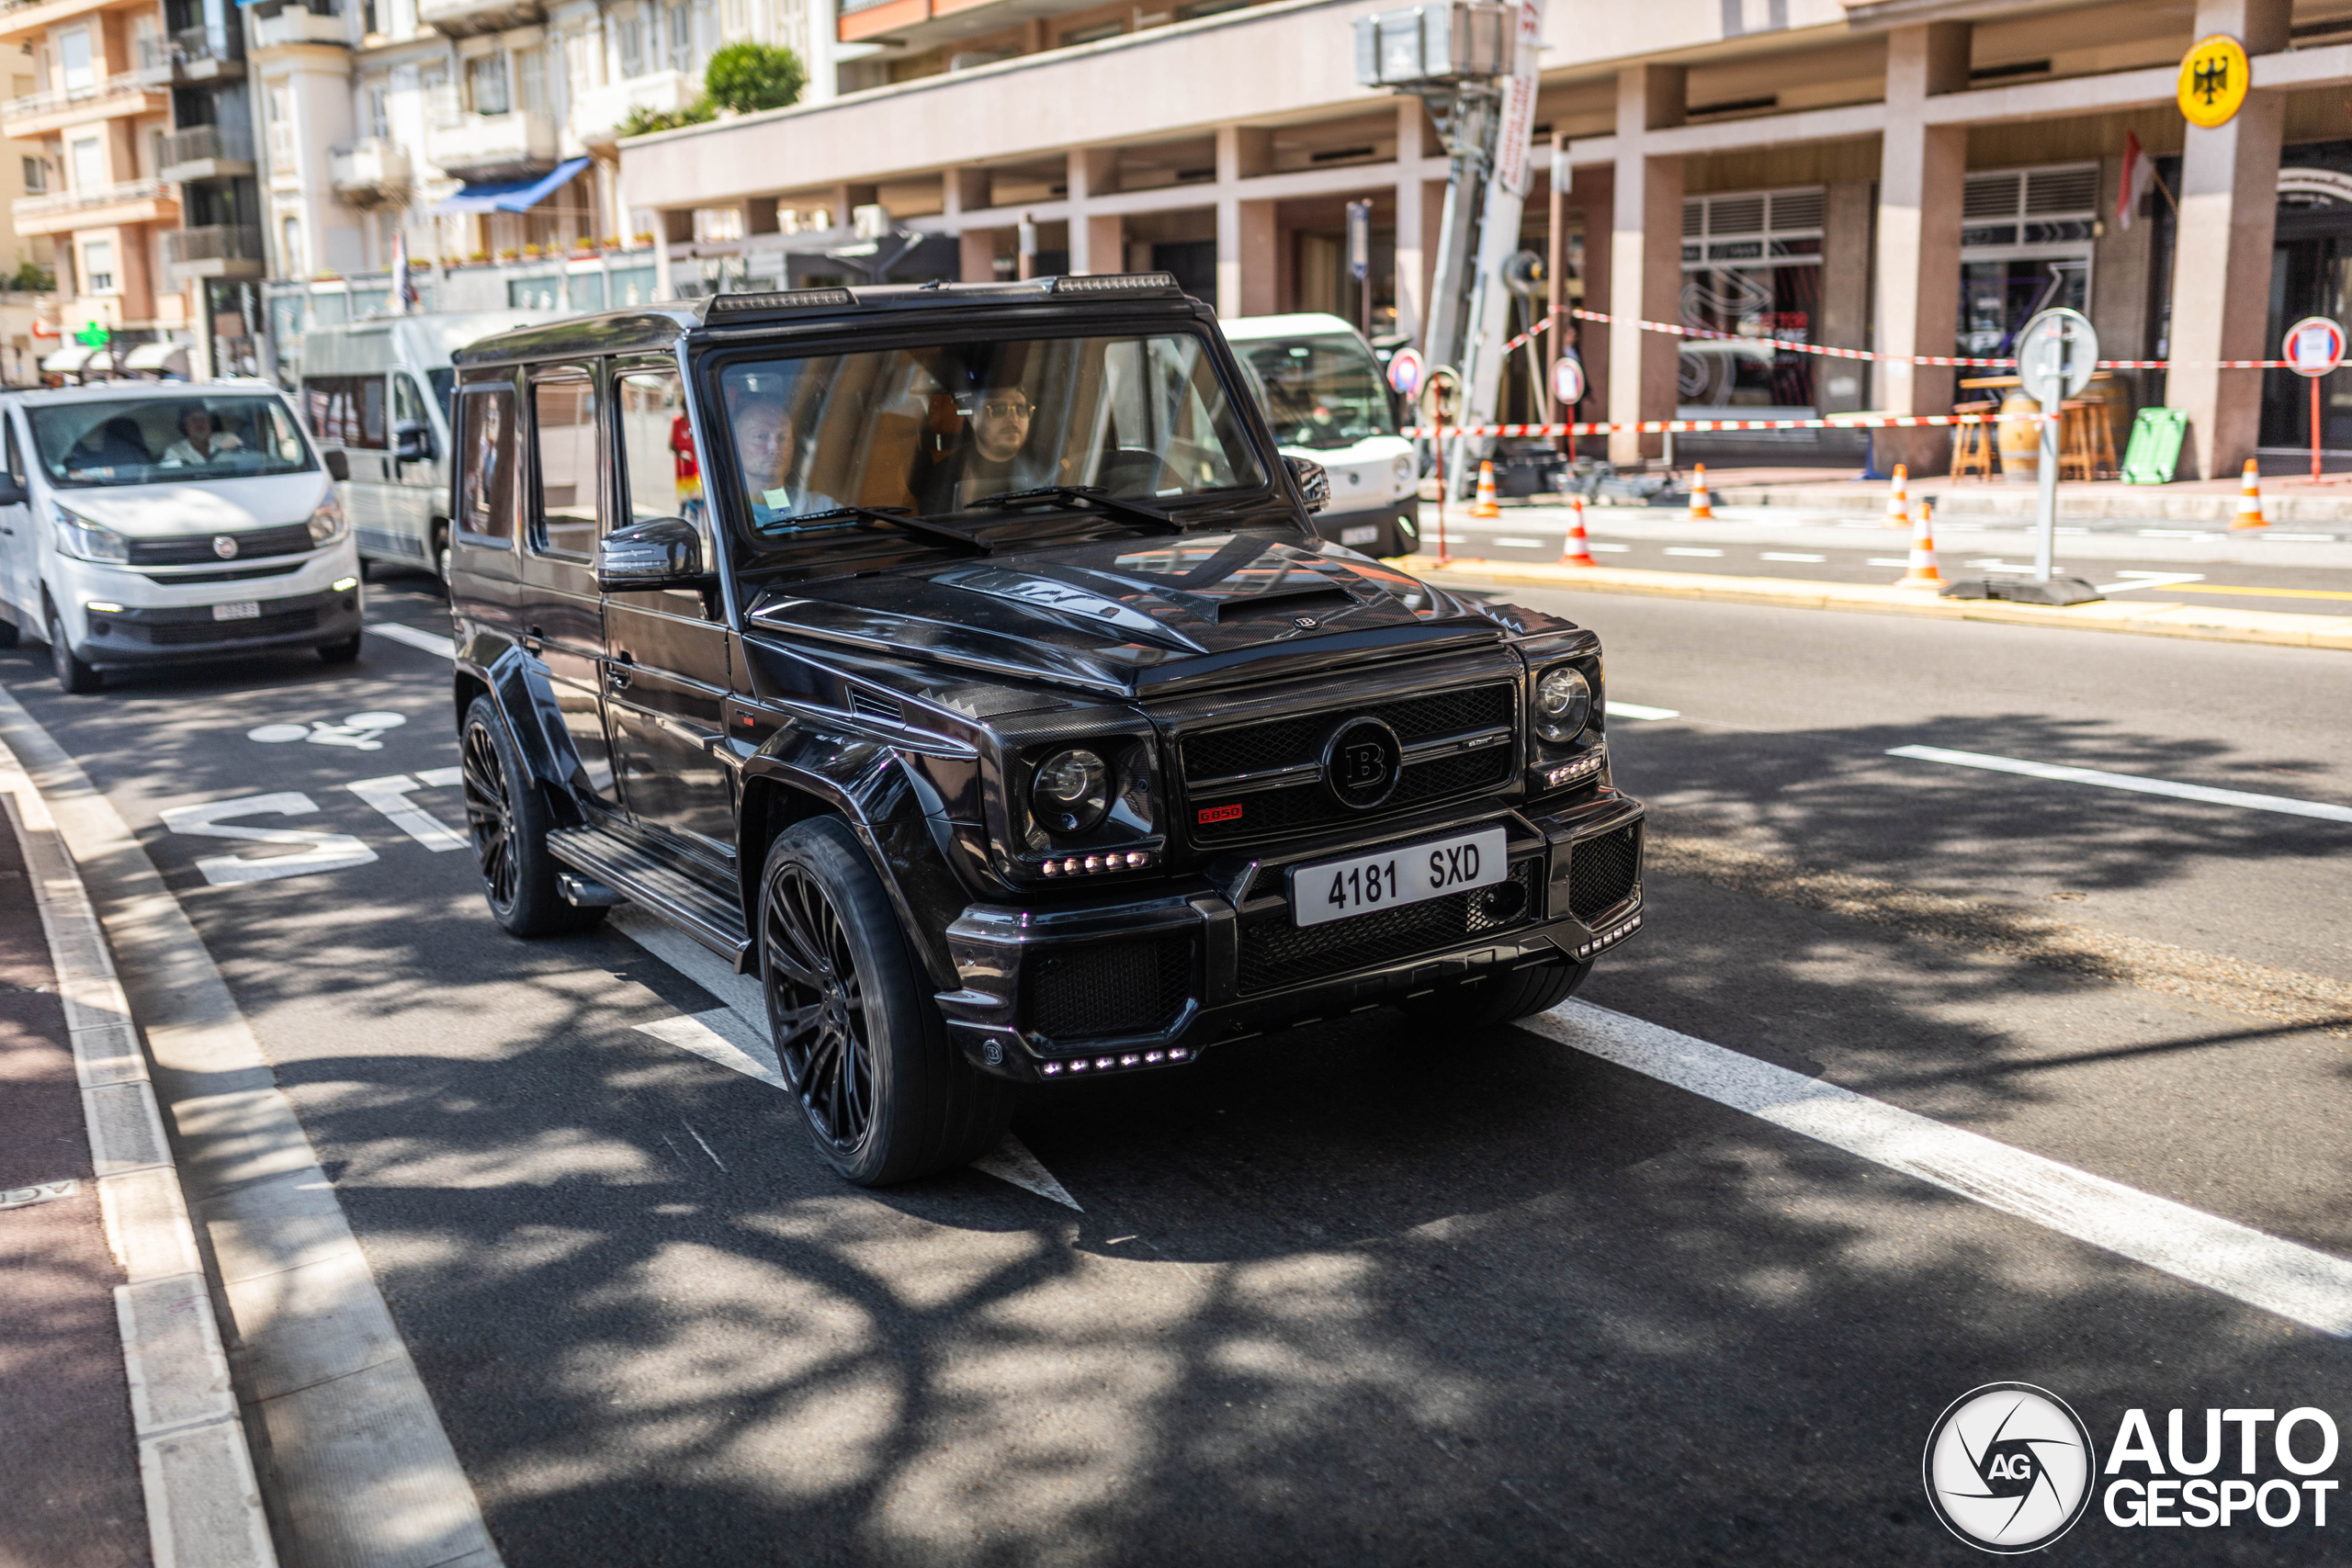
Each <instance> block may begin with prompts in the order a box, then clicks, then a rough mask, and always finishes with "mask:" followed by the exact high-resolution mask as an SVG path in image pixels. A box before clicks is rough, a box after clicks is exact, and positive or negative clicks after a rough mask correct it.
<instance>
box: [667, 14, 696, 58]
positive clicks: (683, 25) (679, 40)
mask: <svg viewBox="0 0 2352 1568" xmlns="http://www.w3.org/2000/svg"><path fill="white" fill-rule="evenodd" d="M664 10H665V11H666V12H667V25H668V32H669V35H670V39H669V41H670V69H671V70H673V71H679V72H687V73H691V72H692V71H693V70H694V68H695V17H694V12H693V11H692V10H691V9H689V8H688V7H687V6H686V4H685V0H678V3H677V4H676V5H673V6H665V7H664Z"/></svg>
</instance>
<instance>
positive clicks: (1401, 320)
mask: <svg viewBox="0 0 2352 1568" xmlns="http://www.w3.org/2000/svg"><path fill="white" fill-rule="evenodd" d="M1428 124H1429V114H1428V111H1427V110H1425V109H1423V108H1422V107H1421V100H1420V99H1419V98H1416V97H1409V96H1400V97H1399V98H1398V99H1397V331H1398V332H1400V333H1403V334H1404V335H1405V336H1407V337H1408V338H1412V339H1415V340H1419V337H1420V335H1421V327H1422V325H1423V324H1424V323H1425V321H1427V320H1428V310H1429V274H1428V267H1429V265H1430V260H1431V258H1430V248H1431V247H1432V246H1433V245H1434V244H1435V243H1436V235H1435V233H1434V232H1433V231H1431V230H1430V227H1429V225H1430V221H1431V219H1430V217H1429V216H1428V215H1427V213H1426V211H1425V209H1423V207H1422V205H1421V192H1422V189H1423V182H1422V180H1421V176H1420V168H1419V165H1420V162H1421V159H1422V158H1423V157H1424V156H1426V153H1425V152H1423V150H1422V140H1421V139H1422V132H1423V130H1425V129H1426V128H1427V126H1428Z"/></svg>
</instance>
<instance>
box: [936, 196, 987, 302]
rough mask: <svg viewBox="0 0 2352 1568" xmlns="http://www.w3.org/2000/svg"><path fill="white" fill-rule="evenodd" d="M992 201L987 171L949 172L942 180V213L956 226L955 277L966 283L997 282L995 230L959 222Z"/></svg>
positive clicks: (940, 199) (940, 203)
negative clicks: (967, 225)
mask: <svg viewBox="0 0 2352 1568" xmlns="http://www.w3.org/2000/svg"><path fill="white" fill-rule="evenodd" d="M989 199H990V197H989V172H988V171H987V170H986V169H949V170H948V171H946V172H945V173H944V174H943V175H940V177H939V206H940V210H941V212H942V213H943V214H944V215H945V217H946V218H947V220H949V221H950V222H952V223H956V240H957V255H956V277H957V278H958V279H959V280H960V281H962V282H965V283H991V282H994V281H995V279H996V231H995V230H993V229H967V228H964V227H962V224H961V221H960V220H962V218H963V216H964V214H965V213H967V212H969V211H973V210H976V209H984V208H986V207H987V206H988V205H989Z"/></svg>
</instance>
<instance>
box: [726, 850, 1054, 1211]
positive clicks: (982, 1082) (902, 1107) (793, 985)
mask: <svg viewBox="0 0 2352 1568" xmlns="http://www.w3.org/2000/svg"><path fill="white" fill-rule="evenodd" d="M753 939H754V941H755V942H757V944H758V950H759V960H760V970H759V973H760V989H761V991H762V993H763V995H764V996H765V997H766V998H767V1008H768V1030H769V1033H770V1035H771V1037H772V1038H773V1039H774V1040H775V1049H776V1057H777V1060H778V1061H779V1063H780V1064H781V1065H782V1066H783V1068H784V1077H785V1083H786V1088H787V1089H789V1091H790V1092H791V1094H792V1097H793V1100H795V1101H796V1102H797V1104H798V1105H799V1107H800V1116H801V1121H802V1122H804V1123H805V1124H806V1125H807V1126H808V1129H809V1136H810V1138H811V1140H812V1141H813V1142H814V1143H815V1144H816V1145H817V1152H818V1153H820V1155H822V1156H824V1157H825V1161H826V1163H827V1164H829V1165H831V1167H832V1168H833V1169H834V1170H836V1171H838V1172H840V1173H841V1175H842V1177H843V1178H844V1179H847V1180H850V1181H853V1182H854V1183H856V1184H857V1185H858V1186H860V1187H885V1186H888V1185H890V1184H891V1183H893V1182H899V1181H907V1180H911V1179H914V1178H915V1177H918V1176H927V1175H929V1174H931V1173H932V1172H933V1171H936V1170H944V1169H946V1168H949V1167H951V1166H957V1165H962V1164H964V1163H965V1162H967V1161H968V1160H970V1159H972V1158H973V1157H974V1156H978V1155H980V1154H983V1153H985V1152H987V1151H988V1150H989V1148H990V1147H992V1146H993V1145H995V1143H996V1142H997V1140H998V1139H999V1138H1001V1137H1002V1136H1003V1134H1004V1127H1005V1123H1006V1122H1007V1121H1008V1120H1009V1119H1010V1118H1011V1115H1012V1089H1011V1086H1010V1085H1008V1084H1006V1083H1004V1082H1003V1081H1001V1079H997V1078H992V1077H988V1076H986V1075H985V1074H982V1073H981V1072H979V1071H978V1069H976V1068H975V1067H973V1066H972V1065H971V1064H970V1063H969V1062H967V1061H966V1060H965V1059H964V1056H963V1054H962V1053H961V1052H959V1051H957V1050H956V1046H955V1043H954V1042H953V1041H951V1040H950V1039H949V1038H948V1034H947V1023H946V1021H945V1019H944V1018H943V1017H942V1016H941V1015H940V1011H939V1004H938V1003H937V1002H935V1001H933V999H932V997H931V987H929V986H928V985H927V984H925V983H924V981H925V976H924V974H923V969H922V963H921V962H920V960H919V959H918V957H917V956H916V954H915V953H914V952H913V950H912V949H911V948H910V946H909V944H908V942H907V939H906V936H905V933H904V932H903V931H901V930H900V929H899V917H898V911H897V910H896V908H893V907H892V905H891V903H890V897H889V895H888V892H886V891H885V890H884V888H883V886H882V879H881V878H880V877H879V876H878V875H876V874H875V870H874V866H873V863H872V862H870V861H869V860H867V859H866V856H865V850H864V849H863V848H861V847H860V846H859V844H858V841H857V838H856V835H854V833H852V832H851V831H850V830H849V829H848V827H847V826H845V825H844V824H843V823H842V821H841V820H840V818H832V817H816V818H809V819H808V820H806V821H802V822H797V823H795V824H794V825H793V826H792V827H791V828H789V829H786V831H785V832H784V833H782V834H781V835H779V836H778V837H777V839H776V840H775V844H774V845H773V846H772V847H771V848H770V849H769V851H768V860H767V864H766V866H765V867H764V868H763V870H762V871H761V874H760V911H759V923H758V926H757V928H756V929H755V931H754V932H753Z"/></svg>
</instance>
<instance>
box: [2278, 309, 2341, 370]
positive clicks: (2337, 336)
mask: <svg viewBox="0 0 2352 1568" xmlns="http://www.w3.org/2000/svg"><path fill="white" fill-rule="evenodd" d="M2281 357H2282V358H2284V359H2285V360H2286V361H2287V368H2288V369H2290V370H2292V371H2293V372H2294V373H2295V374H2296V375H2298V376H2312V377H2319V376H2324V375H2326V374H2327V373H2328V372H2329V371H2331V370H2333V369H2335V367H2337V366H2338V365H2340V364H2342V363H2343V362H2344V329H2343V328H2342V327H2339V326H2337V325H2336V324H2335V322H2334V321H2329V320H2328V319H2327V318H2326V317H2325V316H2305V317H2304V318H2303V319H2302V320H2301V321H2297V322H2296V323H2295V324H2294V325H2293V326H2291V327H2289V328H2288V329H2287V345H2286V347H2285V349H2284V350H2283V351H2281Z"/></svg>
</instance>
